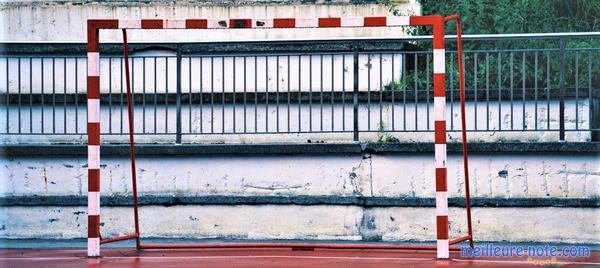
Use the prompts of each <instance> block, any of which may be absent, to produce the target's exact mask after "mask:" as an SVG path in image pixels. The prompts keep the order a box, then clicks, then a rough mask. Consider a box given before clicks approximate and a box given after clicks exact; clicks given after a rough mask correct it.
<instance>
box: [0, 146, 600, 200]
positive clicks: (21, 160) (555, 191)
mask: <svg viewBox="0 0 600 268" xmlns="http://www.w3.org/2000/svg"><path fill="white" fill-rule="evenodd" d="M448 163H449V165H448V172H449V173H448V190H449V194H450V196H461V195H463V191H464V190H463V188H464V185H463V183H462V176H463V175H462V158H461V156H460V155H457V154H451V155H450V156H449V158H448ZM86 164H87V161H86V160H85V159H84V158H69V157H55V158H31V157H15V158H8V159H7V158H2V159H0V174H1V175H2V176H0V195H2V196H31V195H39V196H44V195H46V196H51V195H54V196H56V195H65V196H66V195H85V194H86V193H87V168H86ZM469 164H470V175H471V194H472V196H475V197H488V198H494V197H500V198H505V197H509V198H510V197H557V198H594V197H598V195H599V191H600V166H599V165H598V157H597V156H595V155H593V154H591V155H590V154H587V155H571V156H569V157H565V156H564V155H560V154H545V155H537V154H536V155H526V154H518V155H515V154H484V153H478V154H472V155H471V157H470V162H469ZM137 166H138V170H137V174H138V184H139V190H140V192H141V193H142V194H152V195H161V194H165V195H178V196H196V195H241V196H252V195H283V196H286V195H292V196H293V195H315V196H317V195H334V196H350V195H352V196H382V197H402V196H407V197H432V196H434V191H435V187H434V181H435V180H434V179H433V178H434V167H433V155H430V154H396V155H391V154H390V155H385V154H384V155H381V154H368V153H364V154H362V155H360V154H353V155H289V156H279V155H263V156H244V155H207V156H169V157H154V156H139V157H138V161H137ZM130 172H131V171H130V166H129V161H128V159H127V158H121V157H104V158H103V160H102V162H101V176H102V178H101V179H102V182H101V189H102V193H103V195H127V194H130V193H131V183H130Z"/></svg>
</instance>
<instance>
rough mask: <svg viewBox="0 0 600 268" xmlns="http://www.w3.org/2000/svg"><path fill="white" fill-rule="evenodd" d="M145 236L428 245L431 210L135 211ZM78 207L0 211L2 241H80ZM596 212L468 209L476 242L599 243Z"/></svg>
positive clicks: (122, 217)
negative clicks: (360, 241) (48, 239)
mask: <svg viewBox="0 0 600 268" xmlns="http://www.w3.org/2000/svg"><path fill="white" fill-rule="evenodd" d="M449 212H450V218H451V221H450V236H451V237H457V236H458V235H460V234H464V233H465V232H466V224H465V221H464V219H465V215H464V209H461V208H450V211H449ZM140 215H141V216H140V223H141V230H142V235H143V236H144V237H171V238H175V237H185V238H241V239H328V240H333V239H337V240H367V241H380V240H383V241H408V240H412V241H432V240H435V222H434V221H435V217H434V209H433V208H407V207H398V208H370V209H364V208H360V207H354V206H274V205H265V206H174V207H163V206H142V207H141V210H140ZM86 219H87V217H86V212H85V207H61V208H55V207H0V222H2V225H1V226H0V227H1V228H0V237H2V238H81V237H85V236H86V234H87V230H86V226H87V224H86V222H87V220H86ZM599 219H600V210H598V209H590V208H579V209H576V208H545V209H540V208H475V209H473V224H474V226H473V228H474V230H475V237H476V239H477V240H479V241H508V242H534V241H535V242H567V243H600V239H599V238H598V235H597V234H598V233H600V226H599V225H598V220H599ZM101 226H102V227H101V228H102V233H103V236H105V237H109V236H114V235H122V234H128V233H131V232H132V231H133V225H132V210H131V209H130V208H125V207H105V208H103V210H102V223H101Z"/></svg>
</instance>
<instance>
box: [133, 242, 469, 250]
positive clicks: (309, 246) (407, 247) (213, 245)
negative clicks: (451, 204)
mask: <svg viewBox="0 0 600 268" xmlns="http://www.w3.org/2000/svg"><path fill="white" fill-rule="evenodd" d="M190 248H303V249H315V248H319V249H382V250H401V249H405V250H436V249H437V246H427V245H422V246H421V245H389V244H388V245H374V244H320V243H314V244H311V243H206V244H141V245H140V249H190ZM450 250H453V251H460V247H450Z"/></svg>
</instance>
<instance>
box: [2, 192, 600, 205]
mask: <svg viewBox="0 0 600 268" xmlns="http://www.w3.org/2000/svg"><path fill="white" fill-rule="evenodd" d="M448 202H449V205H450V206H452V207H464V206H465V200H464V198H457V197H451V198H449V200H448ZM101 203H102V205H103V206H132V205H133V201H132V197H131V196H122V195H120V196H103V197H101ZM139 204H140V205H162V206H176V205H352V206H360V207H435V198H422V197H365V196H224V195H206V196H152V195H145V196H141V197H140V198H139ZM85 205H87V197H86V196H11V197H0V206H85ZM471 205H472V206H473V207H578V208H583V207H590V208H598V207H600V198H554V197H553V198H482V197H475V198H471Z"/></svg>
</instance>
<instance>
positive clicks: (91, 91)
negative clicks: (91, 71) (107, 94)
mask: <svg viewBox="0 0 600 268" xmlns="http://www.w3.org/2000/svg"><path fill="white" fill-rule="evenodd" d="M87 98H88V99H100V77H99V76H88V79H87Z"/></svg>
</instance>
